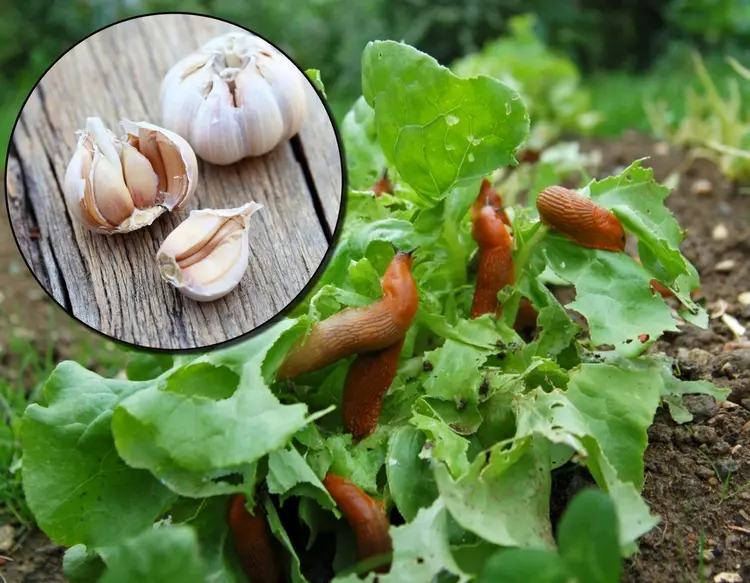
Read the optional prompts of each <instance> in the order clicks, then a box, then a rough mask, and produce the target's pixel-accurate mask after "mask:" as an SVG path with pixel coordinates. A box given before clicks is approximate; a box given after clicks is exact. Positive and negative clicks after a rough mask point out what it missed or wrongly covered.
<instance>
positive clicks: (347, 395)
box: [342, 338, 404, 440]
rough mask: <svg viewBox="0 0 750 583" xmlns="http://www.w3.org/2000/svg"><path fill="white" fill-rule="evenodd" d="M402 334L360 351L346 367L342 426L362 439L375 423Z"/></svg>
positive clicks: (391, 377)
mask: <svg viewBox="0 0 750 583" xmlns="http://www.w3.org/2000/svg"><path fill="white" fill-rule="evenodd" d="M403 346H404V338H402V339H401V340H400V341H399V342H396V343H394V344H392V345H391V346H389V347H388V348H384V349H382V350H378V351H377V352H366V353H364V354H360V355H359V356H357V358H356V359H355V360H354V362H353V363H352V365H351V366H350V367H349V372H348V373H347V375H346V383H345V385H344V404H343V408H342V413H343V415H344V429H345V430H346V432H347V433H351V434H352V436H353V437H354V439H356V440H360V439H364V438H365V437H367V436H368V435H370V434H371V433H372V432H373V431H375V428H376V427H377V425H378V417H379V416H380V409H381V407H382V406H383V395H385V393H386V391H388V389H389V388H390V386H391V383H393V379H394V378H395V377H396V369H397V368H398V358H399V356H400V355H401V349H402V348H403Z"/></svg>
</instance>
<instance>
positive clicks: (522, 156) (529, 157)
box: [516, 150, 542, 164]
mask: <svg viewBox="0 0 750 583" xmlns="http://www.w3.org/2000/svg"><path fill="white" fill-rule="evenodd" d="M541 155H542V153H541V152H540V151H539V150H521V151H520V152H519V153H518V155H517V156H516V159H517V160H518V163H519V164H533V163H534V162H538V161H539V158H540V157H541Z"/></svg>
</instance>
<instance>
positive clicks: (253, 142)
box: [236, 70, 291, 156]
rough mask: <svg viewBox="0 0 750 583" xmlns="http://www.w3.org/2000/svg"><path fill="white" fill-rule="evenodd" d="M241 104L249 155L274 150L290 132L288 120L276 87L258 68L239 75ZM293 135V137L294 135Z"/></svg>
mask: <svg viewBox="0 0 750 583" xmlns="http://www.w3.org/2000/svg"><path fill="white" fill-rule="evenodd" d="M236 93H237V100H238V103H240V104H242V105H241V107H242V110H238V113H241V115H240V116H238V117H239V118H240V123H242V128H243V133H244V135H247V136H248V138H247V139H246V140H245V148H246V152H247V155H250V156H260V155H262V154H265V153H266V152H270V151H271V150H272V149H273V148H274V146H276V144H277V143H279V141H280V140H281V139H283V137H284V136H285V135H286V133H285V130H284V119H283V115H282V112H281V109H280V107H279V105H278V103H277V101H276V96H275V95H274V91H273V89H272V88H271V87H270V86H269V85H268V83H267V82H266V80H265V79H264V78H263V77H261V76H260V75H258V73H257V72H256V71H252V70H245V71H244V72H243V73H241V74H240V75H238V76H237V78H236ZM290 137H291V136H290Z"/></svg>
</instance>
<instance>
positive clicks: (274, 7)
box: [0, 0, 750, 146]
mask: <svg viewBox="0 0 750 583" xmlns="http://www.w3.org/2000/svg"><path fill="white" fill-rule="evenodd" d="M6 2H8V0H6ZM4 4H5V2H4ZM169 10H182V11H195V12H202V13H210V14H213V15H216V16H220V17H223V18H227V19H230V20H232V21H234V22H236V23H238V24H241V25H244V26H247V27H250V28H252V29H254V30H257V31H258V32H260V33H261V34H263V35H265V36H267V37H268V38H270V39H271V40H273V41H274V42H276V43H277V44H279V45H281V46H282V48H284V49H285V50H286V51H287V52H288V53H290V54H291V55H292V57H293V58H295V59H296V60H297V61H298V62H299V63H300V64H301V65H302V66H303V67H314V68H318V69H320V70H321V71H322V74H323V79H324V80H325V83H326V87H327V88H328V94H329V97H331V98H332V101H333V106H334V110H335V112H336V113H337V115H339V116H340V115H342V114H343V113H344V112H345V111H346V110H347V109H348V107H349V106H350V105H351V102H352V101H353V100H354V99H355V98H356V97H357V95H358V86H359V79H360V60H359V59H360V57H359V55H361V53H362V49H363V48H364V46H365V44H366V43H367V41H369V40H372V39H376V38H391V39H397V40H404V41H406V42H408V43H410V44H412V45H413V46H416V47H417V48H419V49H421V50H423V51H425V52H427V53H428V54H430V55H433V56H434V57H435V58H436V59H438V61H440V62H441V63H443V64H448V63H450V62H452V61H454V60H455V59H457V58H459V57H461V56H463V55H466V54H470V53H473V52H476V51H478V50H479V49H481V48H482V47H483V46H484V45H485V44H486V43H488V42H489V41H492V40H494V39H496V38H497V37H499V36H502V35H505V34H506V33H508V28H509V22H510V19H511V18H512V17H513V16H514V15H518V14H522V13H527V12H531V13H534V14H535V15H536V22H535V32H536V34H537V35H538V38H539V40H540V41H541V42H543V43H545V44H547V45H549V46H550V47H551V48H552V49H553V50H554V51H556V52H558V53H559V54H560V55H561V56H563V57H567V58H568V59H570V60H571V61H572V63H574V64H575V65H576V66H577V67H578V68H579V69H580V70H581V72H582V73H583V74H584V75H585V78H586V81H587V83H588V82H591V83H592V89H593V93H592V100H593V101H592V105H593V107H594V108H596V109H599V110H600V111H603V112H604V113H605V114H607V113H609V115H604V116H603V117H604V122H603V123H602V124H600V125H599V132H600V133H603V134H607V135H612V134H617V133H619V132H620V131H621V130H622V129H624V128H626V127H631V126H632V127H635V128H636V129H642V130H645V129H648V124H647V122H646V120H645V116H644V115H643V108H642V102H643V100H644V99H656V98H657V97H660V98H663V97H664V96H665V95H667V96H668V97H670V98H671V99H668V101H669V102H670V103H672V102H675V101H678V100H681V99H682V97H683V90H684V88H685V85H686V84H688V85H690V84H691V83H692V82H693V79H692V77H693V73H692V69H691V68H690V61H689V55H688V53H687V51H686V50H685V47H686V46H688V45H690V46H694V47H697V48H698V49H700V50H701V51H702V52H704V53H706V52H708V53H711V52H713V53H716V54H723V53H726V52H731V53H732V54H734V55H735V56H737V57H738V58H741V57H742V55H741V54H740V53H741V47H748V46H750V2H749V1H748V0H668V1H665V2H653V1H651V0H609V1H608V0H576V1H570V2H559V0H524V1H521V0H358V1H357V2H351V1H347V0H308V1H305V2H298V1H295V0H253V1H252V2H246V1H244V0H56V1H55V2H49V0H9V6H8V5H6V6H5V7H4V8H3V19H2V20H1V21H0V41H2V42H0V71H1V73H0V105H1V106H2V107H1V108H0V132H1V133H2V137H1V139H0V143H2V144H3V146H4V145H5V143H6V142H7V139H8V137H9V134H10V131H11V128H12V125H13V122H14V120H15V117H16V114H17V112H18V109H19V108H20V106H21V104H22V103H23V100H24V98H25V96H26V95H27V94H28V92H29V91H30V89H31V88H32V87H33V85H34V83H35V82H36V81H37V79H38V78H39V77H40V76H41V75H42V74H43V72H44V70H45V69H46V68H47V67H48V66H49V65H50V64H51V63H52V62H53V61H54V60H55V59H56V58H57V57H58V56H59V55H60V54H62V52H64V51H65V50H66V49H67V48H69V47H70V46H71V45H72V44H74V43H75V42H77V41H78V40H80V39H81V38H83V37H85V36H86V35H87V34H89V33H91V32H93V31H94V30H96V29H97V28H99V27H101V26H103V25H105V24H107V23H110V22H112V21H113V20H114V19H117V18H121V17H126V16H131V15H135V14H143V13H148V12H155V11H169ZM516 58H517V59H518V60H521V59H522V58H525V57H522V55H521V54H520V52H519V53H518V56H517V57H516ZM708 64H709V69H711V70H712V71H715V70H718V71H719V77H721V76H722V74H723V73H724V72H726V67H724V65H723V63H719V65H718V66H716V65H714V61H713V60H711V59H710V58H709V63H708ZM613 70H616V71H617V74H616V75H615V76H611V75H609V73H610V72H611V71H613ZM664 71H668V72H669V73H670V75H671V76H672V77H673V78H674V79H675V81H674V82H670V83H665V82H664V78H663V72H664ZM650 72H651V76H649V73H650ZM603 73H605V74H603ZM632 73H640V74H642V75H645V77H644V78H643V82H642V83H641V84H639V85H638V86H637V87H634V86H633V85H632V84H631V82H630V75H631V74H632ZM680 74H681V75H682V77H680ZM624 89H627V90H626V91H625V90H624ZM675 107H677V108H679V107H681V106H680V105H679V104H677V103H675Z"/></svg>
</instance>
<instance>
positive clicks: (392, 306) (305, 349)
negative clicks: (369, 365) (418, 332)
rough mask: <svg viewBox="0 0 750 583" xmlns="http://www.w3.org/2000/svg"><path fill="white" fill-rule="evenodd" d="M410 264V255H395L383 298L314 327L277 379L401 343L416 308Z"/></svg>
mask: <svg viewBox="0 0 750 583" xmlns="http://www.w3.org/2000/svg"><path fill="white" fill-rule="evenodd" d="M411 264H412V258H411V255H410V254H409V253H400V252H399V253H396V255H395V256H394V258H393V259H392V260H391V263H390V265H389V266H388V269H386V271H385V276H384V277H383V283H382V288H383V297H382V298H381V299H379V300H378V301H376V302H374V303H373V304H370V305H369V306H366V307H363V308H346V309H344V310H342V311H341V312H338V313H337V314H334V315H333V316H331V317H330V318H327V319H325V320H323V321H321V322H318V323H317V324H315V325H314V326H313V327H312V329H311V330H310V333H309V334H308V336H307V338H301V339H300V340H299V341H298V342H297V343H296V344H295V345H294V346H293V347H292V349H291V350H290V351H289V354H288V355H287V357H286V358H285V359H284V362H282V364H281V366H280V367H279V370H278V372H277V373H276V378H277V379H294V378H295V377H297V376H299V375H301V374H304V373H307V372H311V371H314V370H318V369H321V368H323V367H325V366H328V365H329V364H331V363H333V362H336V361H337V360H340V359H342V358H346V357H348V356H351V355H352V354H358V353H362V352H373V351H376V350H382V349H383V348H387V347H388V346H391V345H392V344H394V343H395V342H398V341H399V340H401V339H402V338H403V337H404V335H405V334H406V331H407V330H408V329H409V326H411V322H412V320H413V319H414V316H415V315H416V313H417V307H418V305H419V296H418V294H417V286H416V284H415V283H414V279H413V278H412V275H411Z"/></svg>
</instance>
